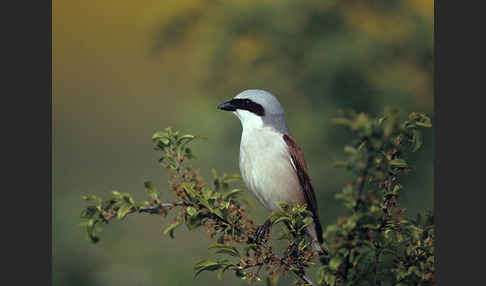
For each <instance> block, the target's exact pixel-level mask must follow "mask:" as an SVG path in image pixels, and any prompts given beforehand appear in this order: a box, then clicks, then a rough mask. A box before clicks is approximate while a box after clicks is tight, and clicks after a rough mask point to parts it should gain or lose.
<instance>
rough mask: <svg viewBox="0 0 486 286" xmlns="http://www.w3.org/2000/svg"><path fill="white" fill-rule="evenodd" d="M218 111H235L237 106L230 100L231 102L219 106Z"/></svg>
mask: <svg viewBox="0 0 486 286" xmlns="http://www.w3.org/2000/svg"><path fill="white" fill-rule="evenodd" d="M218 109H221V110H226V111H235V110H236V106H235V105H234V104H233V103H231V100H230V101H226V102H225V103H222V104H220V105H218Z"/></svg>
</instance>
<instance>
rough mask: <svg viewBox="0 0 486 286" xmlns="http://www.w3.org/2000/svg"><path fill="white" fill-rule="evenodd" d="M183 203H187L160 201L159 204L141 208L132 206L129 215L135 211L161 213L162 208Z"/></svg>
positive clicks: (182, 203)
mask: <svg viewBox="0 0 486 286" xmlns="http://www.w3.org/2000/svg"><path fill="white" fill-rule="evenodd" d="M183 205H185V203H184V202H175V203H159V204H157V205H154V206H150V207H142V208H139V209H138V210H137V209H136V208H131V209H130V211H129V212H128V213H127V215H128V214H132V213H135V212H138V213H149V214H159V213H160V210H161V209H164V208H171V207H176V206H183Z"/></svg>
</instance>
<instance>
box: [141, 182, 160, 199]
mask: <svg viewBox="0 0 486 286" xmlns="http://www.w3.org/2000/svg"><path fill="white" fill-rule="evenodd" d="M143 184H144V186H145V191H146V192H147V193H148V194H149V196H150V198H151V199H153V200H158V199H159V192H158V191H157V188H156V187H155V186H154V184H153V183H152V182H151V181H145V182H144V183H143Z"/></svg>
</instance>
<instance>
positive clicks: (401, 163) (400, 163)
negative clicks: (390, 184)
mask: <svg viewBox="0 0 486 286" xmlns="http://www.w3.org/2000/svg"><path fill="white" fill-rule="evenodd" d="M390 165H391V166H395V167H400V168H403V167H407V162H406V161H405V160H403V159H393V160H391V161H390Z"/></svg>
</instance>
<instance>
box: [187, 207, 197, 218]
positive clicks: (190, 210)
mask: <svg viewBox="0 0 486 286" xmlns="http://www.w3.org/2000/svg"><path fill="white" fill-rule="evenodd" d="M186 212H187V214H188V215H189V216H195V215H197V214H198V211H197V210H196V209H195V208H193V207H188V208H187V209H186Z"/></svg>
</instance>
